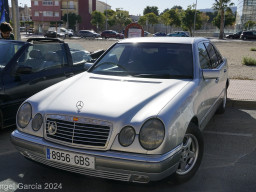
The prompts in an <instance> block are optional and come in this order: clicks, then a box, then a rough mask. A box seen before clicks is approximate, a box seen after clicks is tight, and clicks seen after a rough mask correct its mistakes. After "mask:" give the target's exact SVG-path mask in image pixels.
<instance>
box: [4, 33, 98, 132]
mask: <svg viewBox="0 0 256 192" xmlns="http://www.w3.org/2000/svg"><path fill="white" fill-rule="evenodd" d="M74 49H75V48H73V50H72V51H70V49H69V45H68V44H67V43H65V42H63V41H62V40H60V39H50V38H32V39H28V42H24V41H5V40H1V41H0V85H1V89H0V129H3V128H7V127H9V126H13V125H14V124H15V115H16V112H17V109H18V107H19V105H20V104H21V103H22V102H23V101H24V100H25V99H27V98H28V97H30V96H31V95H33V94H35V93H37V92H39V91H41V90H43V89H44V88H46V87H49V86H50V85H53V84H55V83H57V82H59V81H62V80H64V79H67V78H69V77H71V76H73V75H75V74H78V73H81V72H83V71H86V70H87V69H88V68H89V67H90V65H88V62H93V61H91V60H92V55H93V56H94V55H95V54H92V53H85V51H84V50H79V49H75V50H74ZM78 52H83V55H82V56H80V55H81V54H79V53H78ZM98 56H99V54H98ZM94 61H95V58H94Z"/></svg>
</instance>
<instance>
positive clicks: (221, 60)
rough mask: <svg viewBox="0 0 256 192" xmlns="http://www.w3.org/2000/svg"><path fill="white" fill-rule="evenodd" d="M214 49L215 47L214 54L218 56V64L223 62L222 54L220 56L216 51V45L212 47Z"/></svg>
mask: <svg viewBox="0 0 256 192" xmlns="http://www.w3.org/2000/svg"><path fill="white" fill-rule="evenodd" d="M214 49H215V52H216V55H217V58H218V62H219V64H221V63H222V62H223V59H222V56H221V54H220V52H219V51H218V49H216V47H214Z"/></svg>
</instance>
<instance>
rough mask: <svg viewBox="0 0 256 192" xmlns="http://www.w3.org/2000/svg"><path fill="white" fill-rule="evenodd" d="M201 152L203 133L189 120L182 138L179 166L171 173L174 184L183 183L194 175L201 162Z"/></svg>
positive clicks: (202, 150)
mask: <svg viewBox="0 0 256 192" xmlns="http://www.w3.org/2000/svg"><path fill="white" fill-rule="evenodd" d="M203 153H204V140H203V135H202V133H201V131H200V130H199V129H198V127H197V126H196V125H195V124H194V123H192V122H191V123H190V124H189V127H188V129H187V131H186V134H185V136H184V139H183V146H182V153H181V158H180V162H179V167H178V169H177V170H176V172H175V173H174V175H173V176H174V182H175V183H176V184H180V183H184V182H186V181H188V180H189V179H190V178H191V177H193V176H194V175H195V173H196V171H197V170H198V168H199V166H200V164H201V161H202V157H203Z"/></svg>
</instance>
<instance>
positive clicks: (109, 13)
mask: <svg viewBox="0 0 256 192" xmlns="http://www.w3.org/2000/svg"><path fill="white" fill-rule="evenodd" d="M106 13H107V14H106ZM115 14H116V12H115V11H114V10H112V9H108V10H105V11H104V15H107V17H113V16H114V15H115Z"/></svg>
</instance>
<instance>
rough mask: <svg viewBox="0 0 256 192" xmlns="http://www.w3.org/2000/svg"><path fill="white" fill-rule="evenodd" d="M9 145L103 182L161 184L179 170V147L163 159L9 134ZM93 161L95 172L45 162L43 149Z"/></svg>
mask: <svg viewBox="0 0 256 192" xmlns="http://www.w3.org/2000/svg"><path fill="white" fill-rule="evenodd" d="M11 141H12V143H13V144H14V145H15V146H16V148H17V150H18V151H19V152H20V153H21V154H22V155H23V156H25V157H27V158H29V159H31V160H33V161H36V162H39V163H42V164H45V165H48V166H51V167H55V168H59V169H62V170H66V171H71V172H75V173H80V174H83V175H88V176H94V177H100V178H105V179H113V180H121V181H129V182H140V183H147V182H149V181H157V180H161V179H163V178H165V177H168V176H169V175H171V174H172V173H174V172H175V171H176V170H177V168H178V163H179V160H180V156H181V155H180V154H181V146H178V147H176V148H175V149H174V150H172V151H170V152H168V153H166V154H164V155H145V154H132V153H124V152H116V151H93V150H83V149H75V148H71V147H66V146H62V145H59V144H55V143H52V142H49V141H46V140H45V139H44V138H40V137H36V136H32V135H29V134H26V133H22V132H20V131H18V130H15V131H13V132H12V135H11ZM47 147H48V148H53V149H58V150H63V151H67V152H72V153H78V154H84V155H90V156H94V157H95V169H86V168H81V167H77V166H72V165H67V164H63V163H58V162H53V161H49V160H47V159H46V148H47Z"/></svg>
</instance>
